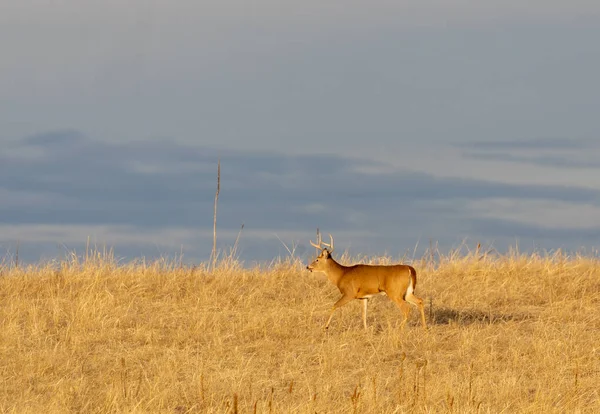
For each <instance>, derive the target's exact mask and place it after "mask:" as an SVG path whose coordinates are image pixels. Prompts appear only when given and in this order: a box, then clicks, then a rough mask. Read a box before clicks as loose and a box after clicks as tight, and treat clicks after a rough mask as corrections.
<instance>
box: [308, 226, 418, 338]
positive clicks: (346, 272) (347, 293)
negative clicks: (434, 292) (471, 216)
mask: <svg viewBox="0 0 600 414" xmlns="http://www.w3.org/2000/svg"><path fill="white" fill-rule="evenodd" d="M329 238H330V240H331V241H330V243H329V244H327V243H323V242H322V241H321V236H320V235H319V236H318V237H317V243H313V242H312V241H310V244H311V245H312V246H313V247H316V248H317V249H321V254H319V256H318V257H317V258H316V259H315V260H314V261H313V262H312V263H311V264H309V265H308V266H307V267H306V268H307V269H308V270H310V271H311V272H322V273H325V275H326V276H327V278H328V279H329V280H330V281H331V282H332V283H333V284H334V285H336V286H337V287H338V289H339V290H340V292H341V293H342V297H341V298H340V299H339V300H338V301H337V302H336V303H335V304H334V305H333V309H332V310H331V313H330V315H329V319H328V320H327V323H326V324H325V329H327V328H328V327H329V323H330V322H331V319H332V318H333V313H334V312H335V310H336V309H337V308H339V307H341V306H343V305H345V304H346V303H348V302H350V301H351V300H353V299H360V300H362V301H363V325H364V327H365V329H366V328H367V301H368V299H369V298H370V297H372V296H375V295H379V294H385V295H387V296H388V297H389V298H390V299H391V300H392V301H394V302H395V303H396V304H397V305H398V307H399V308H400V309H401V310H402V313H403V315H404V318H403V320H402V322H401V327H402V328H404V325H405V323H406V321H407V319H408V316H409V314H410V306H409V303H410V304H412V305H414V306H416V307H417V308H418V309H419V312H420V313H421V323H422V324H423V328H424V329H427V323H426V322H425V310H424V306H423V300H422V299H421V298H418V297H417V296H415V295H414V290H415V287H416V285H417V272H416V270H415V268H414V267H412V266H408V265H402V264H398V265H391V266H382V265H364V264H358V265H354V266H343V265H341V264H339V263H338V262H336V261H335V260H334V259H333V257H331V253H332V252H333V236H331V234H330V235H329ZM323 246H325V247H323ZM328 248H329V249H331V250H328Z"/></svg>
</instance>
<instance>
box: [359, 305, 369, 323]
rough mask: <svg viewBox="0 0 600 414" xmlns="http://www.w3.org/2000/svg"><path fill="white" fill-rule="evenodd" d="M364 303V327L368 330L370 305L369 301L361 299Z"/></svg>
mask: <svg viewBox="0 0 600 414" xmlns="http://www.w3.org/2000/svg"><path fill="white" fill-rule="evenodd" d="M361 300H362V303H363V326H364V327H365V329H367V305H368V304H369V299H367V298H364V299H361Z"/></svg>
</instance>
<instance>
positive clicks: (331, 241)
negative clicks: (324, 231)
mask: <svg viewBox="0 0 600 414" xmlns="http://www.w3.org/2000/svg"><path fill="white" fill-rule="evenodd" d="M329 240H330V242H329V243H323V242H321V244H322V245H323V246H325V247H329V249H330V250H329V253H331V252H333V236H332V235H331V234H330V235H329Z"/></svg>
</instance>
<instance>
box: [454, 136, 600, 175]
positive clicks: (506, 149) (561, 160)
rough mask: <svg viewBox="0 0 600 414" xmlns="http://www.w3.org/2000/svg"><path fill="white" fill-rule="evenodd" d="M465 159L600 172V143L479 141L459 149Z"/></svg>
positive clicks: (584, 140)
mask: <svg viewBox="0 0 600 414" xmlns="http://www.w3.org/2000/svg"><path fill="white" fill-rule="evenodd" d="M456 147H458V148H459V149H460V150H461V156H462V157H463V158H465V159H471V160H479V161H495V162H501V163H513V164H514V163H519V164H529V165H537V166H540V167H550V168H569V169H597V168H600V161H598V156H600V143H598V142H597V141H596V140H591V139H567V138H544V139H522V140H505V141H475V142H464V143H459V144H457V145H456Z"/></svg>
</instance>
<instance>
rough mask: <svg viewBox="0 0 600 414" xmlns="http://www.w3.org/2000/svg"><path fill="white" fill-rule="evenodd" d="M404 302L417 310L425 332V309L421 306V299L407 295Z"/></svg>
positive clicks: (410, 294)
mask: <svg viewBox="0 0 600 414" xmlns="http://www.w3.org/2000/svg"><path fill="white" fill-rule="evenodd" d="M406 301H407V302H408V303H410V304H413V305H415V306H416V307H417V308H419V312H420V313H421V323H422V324H423V329H425V330H427V323H426V322H425V307H424V306H423V299H421V298H419V297H417V296H415V295H414V294H412V293H408V294H407V295H406Z"/></svg>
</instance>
